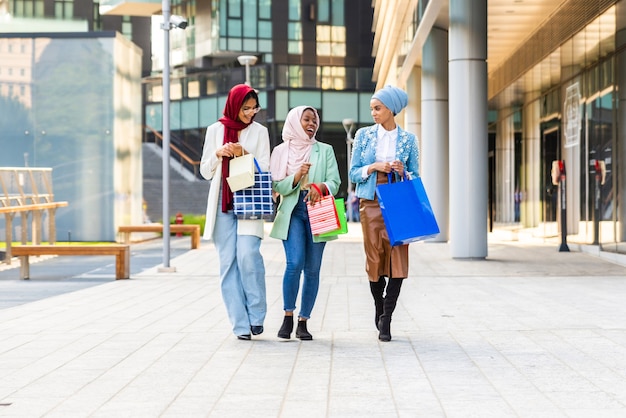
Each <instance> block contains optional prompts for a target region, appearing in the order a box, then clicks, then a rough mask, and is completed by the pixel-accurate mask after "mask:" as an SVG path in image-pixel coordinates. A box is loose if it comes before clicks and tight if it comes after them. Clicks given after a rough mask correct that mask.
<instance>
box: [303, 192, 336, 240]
mask: <svg viewBox="0 0 626 418" xmlns="http://www.w3.org/2000/svg"><path fill="white" fill-rule="evenodd" d="M311 186H312V187H314V188H315V189H316V190H317V192H318V193H319V194H320V195H322V191H321V190H320V189H319V187H317V186H316V185H315V184H311ZM306 208H307V211H308V213H309V223H310V224H311V233H312V234H313V235H319V234H323V233H325V232H331V231H335V230H337V229H339V228H341V224H340V223H339V216H338V215H337V208H336V207H335V198H334V197H333V196H332V195H330V194H328V195H325V196H323V197H322V199H321V200H318V201H317V202H315V204H314V205H313V204H311V202H307V203H306Z"/></svg>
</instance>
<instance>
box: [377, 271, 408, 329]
mask: <svg viewBox="0 0 626 418" xmlns="http://www.w3.org/2000/svg"><path fill="white" fill-rule="evenodd" d="M402 281H403V279H389V284H388V285H387V293H386V295H385V303H384V304H383V314H382V315H381V316H380V320H379V322H378V330H379V331H380V332H379V334H378V339H379V340H380V341H391V314H393V311H394V309H396V303H397V302H398V296H400V288H401V287H402Z"/></svg>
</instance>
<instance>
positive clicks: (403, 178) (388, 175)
mask: <svg viewBox="0 0 626 418" xmlns="http://www.w3.org/2000/svg"><path fill="white" fill-rule="evenodd" d="M392 174H397V172H395V171H391V172H389V173H387V183H391V182H392V181H391V175H392ZM400 178H401V179H402V181H408V180H409V178H408V177H407V175H406V170H402V176H400Z"/></svg>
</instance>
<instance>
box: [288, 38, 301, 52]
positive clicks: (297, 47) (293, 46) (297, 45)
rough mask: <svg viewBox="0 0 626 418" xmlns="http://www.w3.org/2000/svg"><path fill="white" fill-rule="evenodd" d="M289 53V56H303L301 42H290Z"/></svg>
mask: <svg viewBox="0 0 626 418" xmlns="http://www.w3.org/2000/svg"><path fill="white" fill-rule="evenodd" d="M287 52H288V53H289V54H296V55H297V54H301V53H302V42H300V41H289V43H288V46H287Z"/></svg>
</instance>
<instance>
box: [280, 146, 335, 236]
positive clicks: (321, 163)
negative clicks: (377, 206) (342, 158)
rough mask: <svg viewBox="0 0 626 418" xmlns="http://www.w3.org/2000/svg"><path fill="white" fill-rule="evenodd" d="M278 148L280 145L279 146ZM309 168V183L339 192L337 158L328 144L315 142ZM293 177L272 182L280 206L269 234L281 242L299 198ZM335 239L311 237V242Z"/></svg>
mask: <svg viewBox="0 0 626 418" xmlns="http://www.w3.org/2000/svg"><path fill="white" fill-rule="evenodd" d="M279 146H280V145H279ZM309 161H310V162H311V168H310V169H309V182H310V183H326V185H327V186H328V189H329V190H330V193H332V194H333V196H334V195H336V194H337V192H338V191H339V185H340V184H341V178H340V177H339V167H338V166H337V158H336V157H335V151H334V150H333V147H332V146H331V145H329V144H325V143H323V142H319V141H318V142H316V143H315V144H313V149H312V150H311V157H310V159H309ZM293 177H294V175H293V174H292V175H289V176H287V177H285V178H284V179H282V180H279V181H274V182H272V187H273V189H274V191H275V192H277V193H279V194H280V204H279V205H278V210H277V212H276V218H275V219H274V225H273V226H272V230H271V232H270V237H272V238H278V239H282V240H286V239H287V235H288V233H289V223H290V222H291V213H292V212H293V208H295V207H296V203H297V202H298V198H299V196H300V183H298V184H296V186H295V187H294V186H293ZM333 239H337V237H336V236H334V237H327V238H319V237H316V236H313V241H315V242H323V241H330V240H333Z"/></svg>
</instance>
